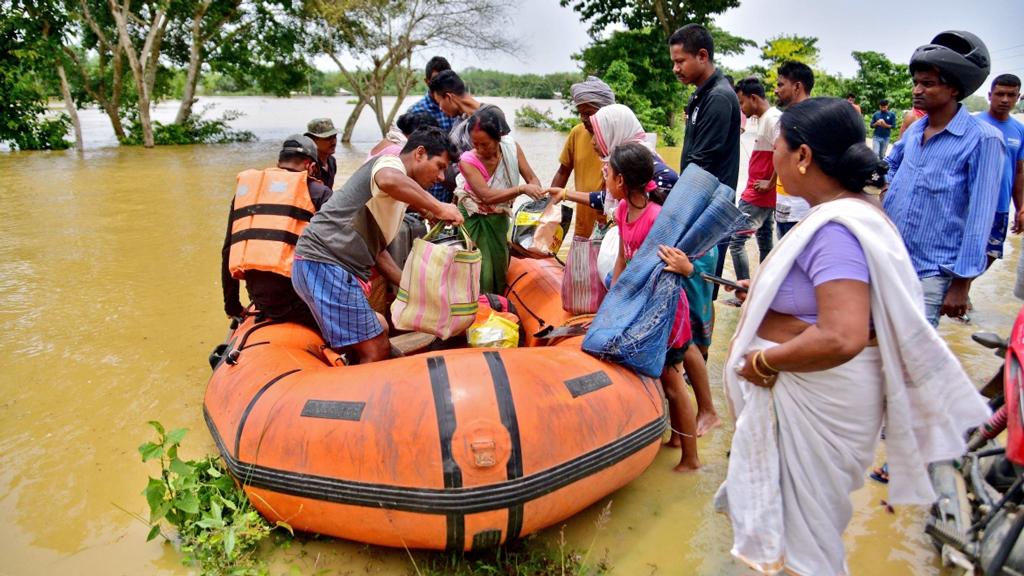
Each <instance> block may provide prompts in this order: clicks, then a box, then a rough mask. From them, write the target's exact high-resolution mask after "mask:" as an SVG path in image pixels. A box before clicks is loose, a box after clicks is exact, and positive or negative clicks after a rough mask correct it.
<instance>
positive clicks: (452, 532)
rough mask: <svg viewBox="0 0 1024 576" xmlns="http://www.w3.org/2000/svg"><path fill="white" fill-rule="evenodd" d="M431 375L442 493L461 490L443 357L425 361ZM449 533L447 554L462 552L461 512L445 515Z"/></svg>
mask: <svg viewBox="0 0 1024 576" xmlns="http://www.w3.org/2000/svg"><path fill="white" fill-rule="evenodd" d="M427 371H428V373H429V374H430V388H431V390H432V391H433V394H434V410H435V412H436V413H437V433H438V436H439V439H440V441H441V467H442V470H444V487H445V490H450V489H452V488H462V469H461V468H459V464H458V462H456V461H455V455H454V453H453V451H452V436H454V435H455V406H454V405H453V404H452V389H451V383H450V382H449V381H448V368H447V367H446V366H445V362H444V357H443V356H432V357H430V358H427ZM446 516H447V527H448V533H447V537H446V543H445V548H446V549H447V550H449V551H456V550H463V549H464V548H465V540H466V537H465V534H466V517H465V515H464V514H462V513H460V512H449V513H448V514H447V515H446Z"/></svg>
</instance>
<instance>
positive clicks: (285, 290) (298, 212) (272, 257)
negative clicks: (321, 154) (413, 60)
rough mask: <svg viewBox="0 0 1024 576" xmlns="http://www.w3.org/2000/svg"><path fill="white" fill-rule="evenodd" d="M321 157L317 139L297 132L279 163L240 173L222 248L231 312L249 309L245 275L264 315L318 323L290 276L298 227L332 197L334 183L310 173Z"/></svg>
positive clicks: (223, 275)
mask: <svg viewBox="0 0 1024 576" xmlns="http://www.w3.org/2000/svg"><path fill="white" fill-rule="evenodd" d="M317 162H318V160H317V148H316V144H315V143H314V142H313V141H312V140H311V139H309V138H307V137H306V136H301V135H299V134H295V135H293V136H289V137H288V139H287V140H285V141H284V144H283V145H282V147H281V152H280V154H278V157H277V168H267V169H266V170H246V171H244V172H242V173H241V174H239V175H238V184H237V185H236V188H235V195H234V196H232V198H231V211H230V213H229V217H228V231H227V235H226V236H225V238H224V248H223V249H222V250H221V286H222V288H223V289H224V312H225V313H226V314H227V315H228V316H231V317H236V316H241V315H242V314H243V312H244V310H245V309H244V308H243V306H242V303H241V301H240V300H239V280H242V279H244V280H245V289H246V291H247V292H248V293H249V300H250V301H251V302H252V303H253V304H254V305H255V307H256V310H257V311H258V313H259V315H260V316H263V317H265V318H269V319H273V320H276V321H279V322H298V323H299V324H305V325H306V326H309V327H310V328H313V329H316V328H317V325H316V320H315V319H314V318H313V315H312V314H311V313H310V311H309V308H308V307H307V306H306V304H305V303H304V302H303V301H302V300H301V299H300V298H299V296H298V295H297V294H296V293H295V290H294V289H293V288H292V281H291V279H290V276H291V271H292V255H293V254H294V252H295V242H296V241H297V240H298V233H300V232H302V228H303V227H304V226H305V225H306V223H307V222H309V219H310V218H312V217H313V213H314V212H316V211H317V210H319V209H320V207H321V206H323V204H324V203H325V202H327V199H328V198H330V197H331V189H330V188H328V187H327V186H325V185H324V184H323V183H322V182H320V181H319V180H317V179H315V178H313V177H312V176H311V174H314V173H315V167H316V165H317Z"/></svg>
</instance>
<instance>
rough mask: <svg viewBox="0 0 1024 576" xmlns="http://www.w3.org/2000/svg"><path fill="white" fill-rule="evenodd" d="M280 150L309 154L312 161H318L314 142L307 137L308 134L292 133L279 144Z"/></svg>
mask: <svg viewBox="0 0 1024 576" xmlns="http://www.w3.org/2000/svg"><path fill="white" fill-rule="evenodd" d="M281 152H298V153H299V154H305V155H306V156H309V157H310V158H311V159H312V160H313V161H314V162H318V161H319V160H318V159H317V152H316V143H315V142H313V141H312V140H310V139H309V137H308V136H303V135H302V134H292V135H291V136H289V137H288V138H287V139H285V141H284V144H282V145H281Z"/></svg>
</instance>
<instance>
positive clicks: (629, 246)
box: [615, 201, 691, 348]
mask: <svg viewBox="0 0 1024 576" xmlns="http://www.w3.org/2000/svg"><path fill="white" fill-rule="evenodd" d="M660 213H661V206H658V205H657V204H655V203H654V202H648V203H647V207H646V208H644V211H643V212H641V213H640V217H639V218H637V219H636V220H635V221H633V222H627V220H628V218H629V204H628V203H627V202H626V201H621V202H619V206H618V208H616V209H615V222H616V223H618V225H619V238H620V242H622V252H623V254H624V255H625V257H626V265H629V261H630V260H632V259H633V256H634V255H635V254H636V252H637V250H639V249H640V245H641V244H643V243H644V239H645V238H647V234H648V233H649V232H650V231H651V227H652V226H654V221H655V220H657V219H658V214H660ZM690 338H691V334H690V305H689V302H688V301H687V300H686V293H685V292H683V290H682V289H680V290H679V305H677V306H676V319H675V321H674V322H673V324H672V331H671V332H670V333H669V338H668V345H669V348H680V347H682V346H683V345H684V344H686V343H687V342H689V341H690Z"/></svg>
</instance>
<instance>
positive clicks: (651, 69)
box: [559, 0, 755, 133]
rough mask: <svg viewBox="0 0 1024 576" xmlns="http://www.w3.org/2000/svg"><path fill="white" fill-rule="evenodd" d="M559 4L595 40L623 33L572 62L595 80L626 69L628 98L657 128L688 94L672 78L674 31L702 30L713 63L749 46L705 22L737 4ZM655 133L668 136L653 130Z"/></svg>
mask: <svg viewBox="0 0 1024 576" xmlns="http://www.w3.org/2000/svg"><path fill="white" fill-rule="evenodd" d="M559 1H560V3H561V5H562V6H571V7H572V9H573V10H574V11H576V12H577V13H579V14H580V16H581V17H582V19H583V20H585V21H588V22H589V23H590V30H591V33H593V34H595V35H598V34H601V31H603V30H605V29H606V28H608V27H622V26H624V27H625V28H626V30H616V31H615V32H613V33H612V34H611V35H610V36H608V37H607V38H604V39H600V40H596V41H595V42H594V43H593V44H591V45H590V46H588V47H587V48H585V49H584V50H583V51H582V52H581V53H579V54H577V55H574V56H573V57H574V58H575V59H576V60H578V61H579V62H581V64H582V66H583V71H584V73H585V74H593V75H595V76H598V77H603V76H605V75H606V74H607V73H608V70H609V69H610V68H611V66H612V65H613V64H614V63H615V62H617V61H620V62H623V63H625V64H627V67H628V69H629V71H630V72H631V73H632V74H633V75H634V76H635V81H634V83H633V84H632V85H631V87H632V90H633V92H634V93H635V94H638V95H643V96H644V97H645V98H646V100H648V101H649V103H650V106H651V112H650V113H651V114H652V115H653V116H652V119H653V118H654V117H660V120H659V121H658V126H662V127H672V126H675V124H676V117H677V114H678V112H679V111H681V110H682V108H683V104H684V103H685V98H686V95H687V94H688V93H689V90H688V89H686V88H683V87H682V86H681V85H680V84H679V81H678V80H677V79H676V77H675V74H673V73H672V60H671V59H670V58H669V54H668V52H669V51H668V45H667V40H668V37H669V36H670V35H671V34H672V32H673V31H674V30H676V29H677V28H679V27H680V26H682V25H684V24H687V23H690V22H695V23H698V24H703V25H704V26H706V27H707V28H708V30H709V31H710V32H711V35H712V37H713V38H714V41H715V54H716V58H717V57H718V56H719V55H727V54H736V53H739V52H742V51H743V50H744V49H745V48H746V47H748V46H754V45H755V44H754V43H753V42H752V41H750V40H747V39H745V38H740V37H738V36H734V35H732V34H729V33H728V32H726V31H725V30H722V29H721V28H719V27H717V26H715V25H714V23H713V22H712V20H711V18H712V16H714V15H716V14H720V13H722V12H724V11H725V10H727V9H729V8H734V7H737V6H739V0H689V1H684V0H652V1H651V2H642V3H640V4H637V3H636V2H632V1H630V0H559ZM616 95H617V96H618V94H616ZM645 127H646V126H645ZM649 129H654V127H653V126H652V127H650V128H649ZM659 132H662V133H667V132H668V131H667V130H661V129H659Z"/></svg>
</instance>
